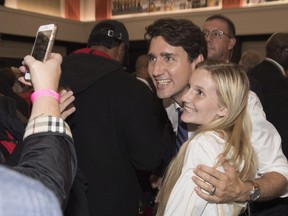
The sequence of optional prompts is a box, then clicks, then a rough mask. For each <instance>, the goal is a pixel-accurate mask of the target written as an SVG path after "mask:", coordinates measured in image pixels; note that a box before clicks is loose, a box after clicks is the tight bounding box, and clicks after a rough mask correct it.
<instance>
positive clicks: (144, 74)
mask: <svg viewBox="0 0 288 216" xmlns="http://www.w3.org/2000/svg"><path fill="white" fill-rule="evenodd" d="M135 70H136V77H140V78H142V79H145V80H147V81H148V80H149V79H150V77H149V74H148V58H147V55H141V56H139V57H138V58H137V60H136V64H135Z"/></svg>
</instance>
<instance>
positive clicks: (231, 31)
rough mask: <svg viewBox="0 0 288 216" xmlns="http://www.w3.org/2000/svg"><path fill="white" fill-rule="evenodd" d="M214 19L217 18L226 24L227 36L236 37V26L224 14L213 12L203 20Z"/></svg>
mask: <svg viewBox="0 0 288 216" xmlns="http://www.w3.org/2000/svg"><path fill="white" fill-rule="evenodd" d="M215 19H218V20H221V21H222V22H225V23H226V24H227V27H228V34H229V36H231V37H232V38H235V37H236V28H235V25H234V23H233V22H232V20H230V19H229V18H228V17H226V16H223V15H220V14H214V15H212V16H209V17H208V18H207V19H206V20H205V22H207V21H211V20H215Z"/></svg>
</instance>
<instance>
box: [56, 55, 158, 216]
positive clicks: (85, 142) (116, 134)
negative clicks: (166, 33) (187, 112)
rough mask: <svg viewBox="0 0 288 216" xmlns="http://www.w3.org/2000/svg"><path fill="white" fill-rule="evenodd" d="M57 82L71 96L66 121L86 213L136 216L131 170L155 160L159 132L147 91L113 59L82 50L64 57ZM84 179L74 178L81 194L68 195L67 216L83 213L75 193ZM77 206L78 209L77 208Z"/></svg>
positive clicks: (134, 180)
mask: <svg viewBox="0 0 288 216" xmlns="http://www.w3.org/2000/svg"><path fill="white" fill-rule="evenodd" d="M61 83H62V86H64V87H69V88H71V89H72V91H73V92H74V95H75V98H76V99H75V102H74V105H75V107H76V112H75V113H74V114H73V115H72V116H71V117H70V118H68V123H69V124H70V127H71V129H72V133H73V137H74V141H75V148H76V152H77V156H78V162H79V169H80V170H81V171H82V172H83V175H84V176H86V177H85V178H87V179H88V191H87V200H88V206H89V207H88V208H89V213H90V215H91V216H95V215H101V216H105V215H107V216H115V215H117V216H121V215H123V216H135V215H137V214H138V202H139V195H140V190H139V184H138V181H137V176H136V169H138V170H151V169H154V168H155V167H157V165H158V164H159V162H160V147H161V145H160V143H161V133H160V127H159V122H158V120H157V117H156V109H155V106H156V105H155V101H154V97H153V96H152V95H151V94H152V93H151V91H150V90H149V89H147V88H146V87H145V84H143V83H141V81H139V80H136V79H135V78H134V77H132V76H131V75H130V74H129V73H127V72H126V71H125V70H124V69H123V68H122V66H121V64H120V63H119V62H116V61H114V60H111V59H108V58H105V57H101V56H97V55H93V54H83V53H80V54H73V55H71V56H69V57H67V58H64V61H63V63H62V79H61ZM83 175H82V177H83ZM76 178H77V177H76ZM85 178H80V179H81V180H80V181H77V182H76V184H78V189H77V188H74V189H75V190H73V191H74V192H75V191H76V193H74V195H75V194H78V197H81V198H80V201H79V199H78V201H77V197H76V198H75V196H74V197H73V198H72V199H73V200H74V201H75V200H76V201H75V202H74V204H73V201H72V202H71V205H70V206H69V208H74V210H69V209H68V212H69V213H70V214H67V215H71V213H72V212H80V213H79V214H78V215H81V216H83V215H84V213H85V212H86V211H85V210H83V209H85V206H86V204H85V202H86V200H85V198H84V196H83V193H82V194H81V192H79V191H80V190H79V187H80V188H82V190H83V191H82V192H84V190H86V187H85V181H83V179H85ZM86 183H87V182H86ZM77 202H78V203H77ZM77 206H80V208H83V209H82V210H81V211H78V210H79V209H78V210H77ZM81 212H82V214H81ZM72 215H77V214H72Z"/></svg>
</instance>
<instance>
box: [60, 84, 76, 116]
mask: <svg viewBox="0 0 288 216" xmlns="http://www.w3.org/2000/svg"><path fill="white" fill-rule="evenodd" d="M59 93H60V102H59V103H60V104H59V106H60V112H61V118H62V119H63V120H65V119H66V118H67V117H68V116H70V115H71V114H72V113H74V112H75V110H76V108H75V106H74V105H73V101H74V100H75V96H74V95H73V92H72V91H71V90H66V89H61V90H60V92H59Z"/></svg>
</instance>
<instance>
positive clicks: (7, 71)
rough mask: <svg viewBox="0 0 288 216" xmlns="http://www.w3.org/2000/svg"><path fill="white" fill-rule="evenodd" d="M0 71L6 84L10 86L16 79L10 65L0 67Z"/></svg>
mask: <svg viewBox="0 0 288 216" xmlns="http://www.w3.org/2000/svg"><path fill="white" fill-rule="evenodd" d="M0 73H1V74H2V75H3V76H4V77H5V79H6V82H7V84H8V85H9V86H10V87H11V88H12V87H13V85H14V84H15V82H16V81H17V77H16V74H15V73H14V72H13V70H12V69H11V68H10V67H4V68H0Z"/></svg>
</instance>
